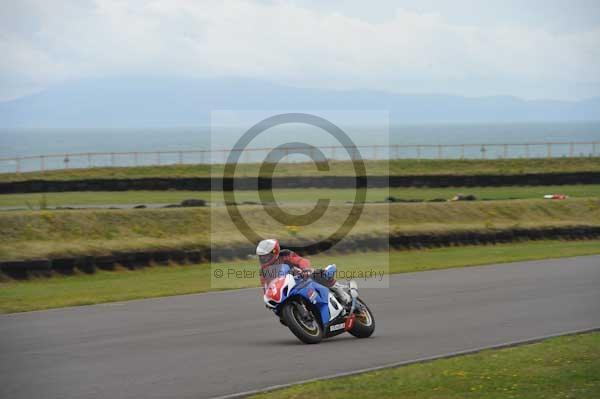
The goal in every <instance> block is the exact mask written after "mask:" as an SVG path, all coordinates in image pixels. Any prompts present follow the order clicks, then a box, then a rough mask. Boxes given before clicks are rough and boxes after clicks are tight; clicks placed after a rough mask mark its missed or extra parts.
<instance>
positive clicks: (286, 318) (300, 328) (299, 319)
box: [281, 300, 323, 344]
mask: <svg viewBox="0 0 600 399" xmlns="http://www.w3.org/2000/svg"><path fill="white" fill-rule="evenodd" d="M281 318H282V319H283V322H284V323H285V324H286V325H287V327H288V328H289V329H290V331H291V332H292V333H293V334H294V335H295V336H296V337H298V339H299V340H300V341H302V342H304V343H305V344H318V343H319V342H321V340H322V339H323V329H322V328H321V325H320V324H319V321H318V320H317V317H316V315H315V314H314V313H313V312H312V311H311V309H310V308H307V307H306V305H305V304H304V303H303V302H302V301H300V300H291V301H289V302H288V303H286V304H285V305H284V307H283V309H282V310H281Z"/></svg>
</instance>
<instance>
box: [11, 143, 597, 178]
mask: <svg viewBox="0 0 600 399" xmlns="http://www.w3.org/2000/svg"><path fill="white" fill-rule="evenodd" d="M233 151H234V152H235V151H240V153H239V154H236V155H239V162H240V163H255V162H263V161H264V160H265V159H266V158H267V156H270V157H273V158H274V159H281V162H301V161H306V160H307V158H306V156H307V154H309V155H310V156H311V158H313V159H318V158H315V157H314V156H318V155H320V156H321V157H325V158H327V159H330V160H352V159H356V158H358V157H359V156H360V157H361V158H362V159H368V160H386V159H518V158H561V157H598V156H600V141H588V142H539V143H501V144H498V143H491V144H490V143H488V144H412V145H402V144H391V145H363V146H357V147H355V148H346V147H343V146H320V147H288V148H286V147H277V148H245V149H244V150H233ZM317 151H318V152H320V154H316V153H315V152H317ZM231 152H232V150H231V149H226V148H224V149H214V148H213V149H199V150H182V151H129V152H84V153H66V154H51V155H35V156H23V157H11V158H0V172H4V173H14V172H16V173H21V172H34V171H42V172H43V171H47V170H59V169H80V168H98V167H132V166H161V165H184V164H187V165H190V164H222V163H226V162H227V158H228V157H229V155H230V153H231ZM299 153H303V154H304V155H300V154H299ZM313 155H314V156H313Z"/></svg>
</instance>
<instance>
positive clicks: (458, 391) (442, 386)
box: [252, 332, 600, 399]
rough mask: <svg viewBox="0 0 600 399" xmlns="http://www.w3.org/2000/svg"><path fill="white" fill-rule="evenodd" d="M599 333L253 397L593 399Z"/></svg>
mask: <svg viewBox="0 0 600 399" xmlns="http://www.w3.org/2000/svg"><path fill="white" fill-rule="evenodd" d="M598 370H600V333H597V332H592V333H587V334H580V335H572V336H564V337H557V338H551V339H548V340H545V341H542V342H538V343H534V344H527V345H522V346H516V347H511V348H505V349H496V350H486V351H482V352H479V353H476V354H471V355H465V356H459V357H454V358H450V359H440V360H435V361H431V362H426V363H419V364H413V365H408V366H404V367H398V368H393V369H387V370H381V371H375V372H370V373H365V374H359V375H355V376H351V377H343V378H336V379H333V380H327V381H317V382H311V383H307V384H302V385H298V386H294V387H291V388H287V389H282V390H278V391H273V392H270V393H266V394H260V395H256V396H252V397H253V398H255V399H259V398H260V399H279V398H290V399H292V398H307V397H318V398H331V399H334V398H348V397H356V396H360V397H363V398H411V399H434V398H436V399H440V398H445V399H453V398H457V399H458V398H489V399H500V398H502V399H505V398H522V399H527V398H573V399H575V398H577V399H583V398H590V399H592V398H598V397H600V373H598Z"/></svg>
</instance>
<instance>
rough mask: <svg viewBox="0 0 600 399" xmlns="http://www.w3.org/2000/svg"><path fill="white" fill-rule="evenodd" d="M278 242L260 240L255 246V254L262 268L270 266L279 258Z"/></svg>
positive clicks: (274, 240) (272, 239)
mask: <svg viewBox="0 0 600 399" xmlns="http://www.w3.org/2000/svg"><path fill="white" fill-rule="evenodd" d="M279 251H280V247H279V241H278V240H276V239H274V238H269V239H266V240H262V241H261V242H259V243H258V245H257V246H256V254H257V255H258V260H259V262H260V265H261V266H262V267H265V266H269V265H271V264H272V263H273V262H274V261H275V260H276V259H277V257H278V256H279Z"/></svg>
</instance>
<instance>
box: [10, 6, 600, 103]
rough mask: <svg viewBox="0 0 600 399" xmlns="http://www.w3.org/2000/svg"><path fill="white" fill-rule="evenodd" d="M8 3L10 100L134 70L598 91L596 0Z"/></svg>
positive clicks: (542, 93) (448, 87)
mask: <svg viewBox="0 0 600 399" xmlns="http://www.w3.org/2000/svg"><path fill="white" fill-rule="evenodd" d="M0 1H2V4H1V6H2V8H1V11H0V59H1V60H2V61H0V99H10V98H15V97H19V96H22V95H24V94H27V93H31V92H35V91H39V90H43V89H44V88H45V87H48V86H49V85H52V84H56V83H60V82H62V81H65V80H72V79H82V78H86V77H98V76H110V75H129V74H135V75H177V76H193V77H202V78H210V77H215V76H218V77H228V76H232V77H251V78H258V79H264V80H268V81H272V82H277V83H282V84H286V85H292V86H298V87H320V88H340V89H356V88H362V89H377V90H386V91H392V92H397V93H446V94H460V95H466V96H487V95H514V96H518V97H522V98H528V99H539V98H547V99H582V98H587V97H592V96H600V1H598V0H564V1H559V0H545V1H541V0H540V1H538V0H486V1H483V0H481V1H467V0H448V1H433V0H414V1H413V0H406V1H381V2H378V1H364V0H361V1H326V2H325V1H318V0H314V1H313V0H297V1H287V2H284V1H267V0H262V1H238V0H227V1H214V2H213V1H189V0H155V1H137V0H131V1H123V0H95V1H93V0H55V1H47V0H19V1H12V0H0Z"/></svg>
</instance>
